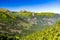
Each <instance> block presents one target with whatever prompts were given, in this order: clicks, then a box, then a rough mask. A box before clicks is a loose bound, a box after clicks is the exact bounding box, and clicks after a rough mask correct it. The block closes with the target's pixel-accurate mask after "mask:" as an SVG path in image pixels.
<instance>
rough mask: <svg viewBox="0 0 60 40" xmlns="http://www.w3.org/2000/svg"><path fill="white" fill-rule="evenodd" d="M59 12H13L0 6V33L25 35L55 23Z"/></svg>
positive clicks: (58, 17)
mask: <svg viewBox="0 0 60 40" xmlns="http://www.w3.org/2000/svg"><path fill="white" fill-rule="evenodd" d="M58 20H60V14H56V13H52V12H40V13H37V12H29V11H23V10H22V11H20V12H13V11H9V10H7V9H2V8H0V33H7V34H19V35H20V36H26V35H29V34H32V33H35V32H37V31H39V30H44V29H45V28H46V27H48V28H50V27H52V26H54V25H56V22H57V21H58Z"/></svg>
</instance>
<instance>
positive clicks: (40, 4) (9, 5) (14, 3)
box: [0, 0, 60, 13]
mask: <svg viewBox="0 0 60 40" xmlns="http://www.w3.org/2000/svg"><path fill="white" fill-rule="evenodd" d="M0 8H6V9H9V10H11V11H20V10H27V11H33V12H56V13H60V0H0Z"/></svg>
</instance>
